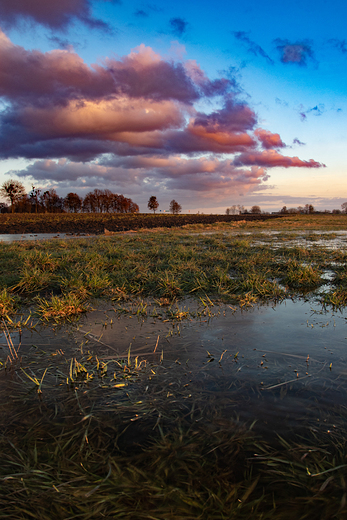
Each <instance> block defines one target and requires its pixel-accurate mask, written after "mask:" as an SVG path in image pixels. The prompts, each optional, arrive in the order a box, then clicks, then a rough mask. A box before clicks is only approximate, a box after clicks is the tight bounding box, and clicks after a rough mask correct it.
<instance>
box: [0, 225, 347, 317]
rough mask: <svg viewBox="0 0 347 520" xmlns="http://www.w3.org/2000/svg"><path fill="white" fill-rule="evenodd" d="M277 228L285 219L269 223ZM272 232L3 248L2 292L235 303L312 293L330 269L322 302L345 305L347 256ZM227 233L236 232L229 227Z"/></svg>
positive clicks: (141, 236) (171, 234)
mask: <svg viewBox="0 0 347 520" xmlns="http://www.w3.org/2000/svg"><path fill="white" fill-rule="evenodd" d="M343 218H345V217H344V216H343ZM291 219H292V221H293V220H294V223H295V221H296V219H298V221H299V222H302V221H303V219H302V218H299V217H295V219H294V217H291ZM316 221H317V219H316V220H315V222H316ZM278 222H280V223H282V222H283V219H280V221H271V224H272V226H275V225H278ZM292 224H293V222H292ZM306 224H307V222H306ZM249 225H250V224H247V226H249ZM268 225H270V224H269V223H268V222H265V223H262V224H260V223H252V226H253V227H252V229H254V231H253V233H252V235H249V234H246V235H244V234H242V232H240V231H239V232H236V234H235V232H234V233H232V234H230V233H225V232H218V231H217V232H216V233H214V234H212V235H205V234H199V233H193V234H192V233H191V232H190V231H189V230H188V231H187V230H174V231H165V232H163V231H158V230H156V231H155V232H140V233H137V234H134V235H122V234H119V235H115V236H111V237H99V238H92V239H76V240H65V241H64V240H59V241H45V242H36V243H32V242H26V243H25V242H23V243H13V244H2V245H1V246H0V265H1V266H2V267H1V270H0V287H1V288H2V290H6V291H7V292H6V294H7V295H11V297H13V296H12V295H17V296H19V297H20V298H21V302H22V304H25V303H26V302H28V301H30V303H31V304H32V303H33V302H35V301H36V302H38V301H41V300H42V299H44V300H45V301H49V299H50V298H51V299H52V298H57V297H61V300H56V301H63V300H64V298H65V299H66V298H67V296H66V295H71V294H74V295H75V297H76V298H77V299H79V300H80V301H83V302H86V303H89V304H90V303H92V302H93V301H94V300H95V299H100V298H101V299H114V300H117V299H121V298H125V299H126V298H134V297H141V298H143V297H151V298H166V299H168V300H169V301H175V300H179V299H180V298H182V297H187V296H191V295H192V296H194V297H203V296H204V295H208V297H209V298H212V299H219V300H222V301H224V302H230V303H237V302H244V301H245V300H247V301H249V302H255V301H267V300H277V299H281V298H284V297H293V296H296V295H300V294H304V293H307V292H308V291H311V292H314V291H315V290H317V289H318V288H319V287H320V286H321V285H323V283H325V281H324V279H323V278H322V274H324V271H326V270H329V271H332V272H333V273H335V278H334V280H333V281H332V282H331V283H330V286H329V287H328V288H327V290H326V291H325V294H324V295H323V296H322V300H323V301H324V302H325V303H329V302H330V303H331V304H332V305H336V306H344V305H345V304H346V299H345V296H344V295H345V285H346V284H345V276H346V275H345V272H346V259H347V253H346V249H344V250H329V249H326V248H323V247H316V246H313V247H311V244H312V240H310V239H309V240H306V238H307V237H306V238H305V239H302V240H306V242H305V241H303V243H302V245H300V246H298V245H294V246H293V245H292V244H291V243H290V242H288V240H287V239H288V237H287V236H286V235H283V236H282V234H280V235H279V236H276V237H273V236H271V235H270V236H269V235H265V234H262V233H260V231H259V229H258V228H260V226H263V227H262V228H261V229H262V230H265V231H266V229H267V226H268ZM223 226H224V227H225V226H226V225H224V224H223ZM225 229H227V228H225ZM228 229H229V230H230V229H233V228H232V227H231V226H230V225H229V228H228ZM290 236H291V237H293V235H292V234H291V235H290ZM283 237H284V239H283ZM309 237H310V235H308V238H309ZM259 241H260V243H259ZM14 259H16V262H14ZM35 298H36V299H35ZM37 298H40V299H41V300H37ZM42 301H43V300H42ZM52 301H55V300H52ZM78 307H79V306H78V305H77V308H78ZM34 308H35V307H34ZM36 308H38V307H37V306H36ZM67 314H68V313H67ZM41 315H42V313H41ZM46 316H47V315H46ZM52 317H53V315H52Z"/></svg>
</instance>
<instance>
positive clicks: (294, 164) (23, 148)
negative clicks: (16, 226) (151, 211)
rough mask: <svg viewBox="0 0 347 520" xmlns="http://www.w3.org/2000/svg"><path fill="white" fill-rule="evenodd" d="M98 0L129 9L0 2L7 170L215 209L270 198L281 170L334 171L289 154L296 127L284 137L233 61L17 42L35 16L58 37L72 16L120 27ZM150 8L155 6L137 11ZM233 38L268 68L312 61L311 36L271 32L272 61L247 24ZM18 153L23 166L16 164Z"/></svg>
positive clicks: (144, 49)
mask: <svg viewBox="0 0 347 520" xmlns="http://www.w3.org/2000/svg"><path fill="white" fill-rule="evenodd" d="M48 4H49V5H50V7H51V10H50V11H48V10H47V5H48ZM135 4H136V3H134V5H135ZM136 5H138V10H139V9H140V7H139V6H140V4H136ZM98 6H99V7H100V9H101V7H102V8H103V9H106V8H108V9H111V7H112V8H113V9H115V8H116V7H117V8H118V9H121V8H122V6H121V5H120V3H119V2H112V1H109V2H108V1H101V0H100V1H99V2H88V1H87V0H74V1H70V0H69V1H67V0H66V1H62V2H59V4H56V3H54V2H53V1H52V2H51V1H50V0H35V1H34V0H32V1H31V2H30V3H28V2H26V1H25V0H16V1H15V0H11V2H7V1H4V2H3V3H2V4H1V6H0V17H1V18H0V26H2V29H3V30H2V31H0V102H1V104H0V159H1V160H2V161H3V162H4V164H6V167H7V165H8V164H10V163H11V161H13V164H14V167H12V168H10V169H9V168H8V167H7V170H5V171H4V173H3V175H2V178H3V179H6V178H8V175H11V176H12V177H13V176H17V177H19V178H20V179H22V180H24V182H25V183H26V184H27V185H28V186H30V185H31V184H32V183H35V185H38V184H42V185H44V186H49V187H53V186H54V187H55V188H56V189H57V190H58V192H59V191H61V193H67V191H77V192H80V193H81V194H83V190H85V189H88V190H90V188H95V187H99V188H104V187H112V188H113V189H114V191H122V193H124V195H126V196H132V197H133V198H134V200H135V201H136V202H139V203H140V206H141V204H142V208H143V209H145V203H146V201H147V200H148V195H152V194H156V195H157V197H158V199H160V198H161V197H162V198H163V200H165V201H167V200H171V199H172V198H173V197H175V198H177V199H179V198H180V200H184V206H187V207H199V205H200V207H202V208H203V207H205V206H206V200H207V199H208V200H209V207H212V206H213V202H212V204H211V201H213V200H215V206H216V207H219V205H220V204H227V205H230V204H231V203H232V202H233V201H235V202H236V203H240V202H241V203H242V201H240V200H239V197H245V196H247V195H248V196H249V197H251V198H252V197H256V196H257V193H258V194H259V197H262V198H263V197H264V192H266V190H273V189H274V185H273V179H272V169H273V168H275V169H276V172H277V171H279V170H278V169H279V168H280V169H281V171H283V169H285V170H291V169H299V168H300V169H303V171H305V172H307V171H309V170H325V171H326V170H327V168H325V164H324V162H325V161H323V159H322V157H323V156H319V157H315V156H312V157H309V158H307V155H306V153H305V156H304V157H303V158H301V157H297V156H296V155H295V154H293V153H292V150H291V146H292V143H294V145H295V146H298V145H299V144H302V141H301V139H300V137H301V135H299V132H294V133H293V134H292V135H289V136H288V135H287V134H288V130H287V128H286V129H285V132H286V137H285V138H284V137H282V135H281V131H279V129H278V128H277V127H276V125H271V124H268V122H267V121H266V119H269V118H268V117H267V118H264V117H260V115H259V110H258V108H257V109H255V105H254V103H253V102H252V100H251V98H250V96H249V95H248V94H247V92H246V91H245V89H244V86H243V85H242V81H241V77H240V72H237V71H236V70H235V71H234V69H233V68H229V69H228V68H227V67H225V69H224V72H223V70H222V71H221V72H219V73H218V72H217V71H215V72H214V75H213V76H212V77H211V73H210V72H207V71H206V70H204V67H203V64H202V63H200V62H199V60H197V59H195V58H194V56H191V55H189V56H188V55H187V54H188V53H187V51H186V49H185V48H184V47H183V46H182V45H181V46H180V54H176V56H168V55H167V52H166V51H165V50H164V49H163V51H162V52H160V51H158V50H157V49H156V50H155V49H154V48H153V46H151V45H148V44H145V43H143V41H141V40H140V41H138V42H137V45H135V46H133V47H132V48H129V49H128V52H127V53H126V54H124V55H123V56H118V55H117V56H116V55H114V54H113V53H112V52H111V53H110V52H107V53H105V54H104V56H100V55H99V56H98V57H97V59H96V60H95V61H86V59H85V57H83V56H82V54H83V53H82V54H81V53H79V52H78V51H77V50H74V49H73V48H72V47H70V48H69V49H68V50H66V49H52V50H49V49H48V50H47V49H42V50H39V49H37V48H34V49H33V48H32V47H31V46H30V45H27V46H25V45H20V44H17V43H14V41H13V39H16V30H17V28H18V26H19V25H20V26H21V27H24V28H26V30H27V31H29V27H30V24H31V25H32V24H40V26H41V27H43V30H47V31H51V35H50V36H49V38H50V41H52V34H58V35H61V34H62V32H61V31H65V34H68V33H67V31H68V30H69V27H70V26H71V24H75V25H74V27H75V30H76V27H82V28H81V29H80V30H81V31H82V30H83V27H85V26H87V27H89V29H90V31H91V32H92V31H94V32H93V36H91V38H95V39H97V38H98V34H100V32H102V33H103V34H109V33H110V31H111V32H112V30H113V29H114V30H116V27H115V26H114V27H113V25H112V20H114V23H115V25H116V19H114V18H112V19H109V18H107V19H102V18H101V14H102V13H101V14H100V17H99V14H98V13H97V12H96V13H94V10H95V9H96V8H97V7H98ZM143 9H144V8H143ZM96 10H97V9H96ZM133 12H134V13H135V9H134V11H133ZM143 12H144V13H145V12H147V11H143ZM150 12H155V9H154V8H153V9H152V11H150V10H149V8H148V12H147V15H146V16H145V15H143V16H141V17H140V16H139V15H137V19H139V18H141V19H147V18H148V17H150ZM134 16H135V14H134ZM156 16H159V15H158V13H157V12H156ZM168 19H169V20H171V21H172V20H176V22H175V23H173V22H172V23H171V32H172V31H174V29H175V31H176V36H177V35H178V32H179V33H180V34H179V35H178V36H181V37H184V35H185V34H186V33H188V32H189V31H190V30H191V28H192V27H193V21H192V22H191V21H190V20H188V21H186V18H185V17H179V16H176V17H170V16H169V17H168ZM180 20H181V21H182V23H179V21H180ZM1 21H2V23H1ZM183 22H184V23H183ZM76 24H77V25H76ZM78 24H80V25H78ZM169 25H170V24H169V23H168V27H169ZM163 26H164V24H163ZM160 31H161V29H160V28H158V34H163V32H162V31H161V32H160ZM169 32H170V31H169V29H168V33H169ZM247 34H248V33H247ZM235 35H236V40H239V41H240V44H241V43H242V45H243V46H244V48H245V49H246V50H245V52H250V53H252V54H253V56H255V57H256V58H259V59H264V58H265V61H266V63H267V65H266V66H269V67H270V66H271V67H272V66H275V65H274V63H275V52H277V53H279V54H280V56H279V58H278V63H280V62H281V63H282V64H283V65H279V66H281V67H282V66H286V67H287V66H290V65H295V64H297V65H300V66H301V68H305V67H306V66H307V63H308V62H309V61H310V60H311V61H312V60H313V56H314V55H313V51H312V49H311V47H310V44H309V43H307V41H308V40H307V41H306V40H304V39H302V40H298V39H293V40H292V43H291V41H290V40H287V39H279V38H277V40H276V39H275V38H274V39H273V49H274V50H273V52H274V55H273V58H272V57H271V58H269V56H268V54H267V53H266V52H265V51H264V52H261V49H262V47H261V46H260V45H258V44H255V43H254V42H253V40H252V39H251V38H249V37H248V36H247V35H246V33H243V32H240V31H239V32H238V33H237V34H236V32H235ZM59 37H60V36H59ZM230 38H232V36H231V35H230ZM275 40H276V41H275ZM298 42H299V43H298ZM300 42H301V43H300ZM305 42H306V43H305ZM108 45H109V43H108ZM185 53H186V54H185ZM272 61H273V62H274V63H272ZM284 64H285V65H284ZM208 68H210V66H208ZM274 98H275V96H274ZM265 101H266V100H265ZM283 106H284V105H283ZM309 110H310V109H307V111H306V112H305V114H309V113H310V112H309ZM303 112H304V110H303ZM297 124H298V127H299V126H300V124H301V122H300V120H299V118H298V123H297ZM280 126H281V127H282V125H280ZM298 135H299V137H298ZM286 141H287V142H288V143H289V144H290V145H287V144H286ZM305 142H307V139H306V136H305ZM303 150H304V149H303V148H301V149H300V150H299V152H302V151H303ZM296 153H298V151H296ZM16 161H17V162H18V161H21V164H23V166H22V167H20V168H18V167H16V166H15V164H16ZM23 161H26V163H25V164H24V163H23ZM327 166H328V165H327ZM270 182H271V185H270ZM284 195H285V194H284ZM298 195H299V194H298ZM250 200H251V199H250ZM252 200H253V199H252ZM228 201H229V202H228Z"/></svg>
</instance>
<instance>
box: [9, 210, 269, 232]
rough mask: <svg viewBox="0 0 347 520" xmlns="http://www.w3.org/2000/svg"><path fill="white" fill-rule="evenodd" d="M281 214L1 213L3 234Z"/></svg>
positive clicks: (171, 224) (102, 229)
mask: <svg viewBox="0 0 347 520" xmlns="http://www.w3.org/2000/svg"><path fill="white" fill-rule="evenodd" d="M273 218H279V216H278V215H148V214H131V215H119V214H116V215H114V214H109V213H78V214H71V213H68V214H66V213H65V214H64V213H63V214H62V213H58V214H48V213H46V214H27V213H20V214H13V215H12V214H4V215H0V234H14V233H92V234H101V233H104V232H105V229H107V230H108V231H111V232H115V231H130V230H135V229H141V228H142V229H143V228H146V229H153V228H158V227H165V228H171V227H182V226H185V225H187V224H213V223H215V222H237V221H246V222H250V221H254V220H261V221H264V220H269V219H273Z"/></svg>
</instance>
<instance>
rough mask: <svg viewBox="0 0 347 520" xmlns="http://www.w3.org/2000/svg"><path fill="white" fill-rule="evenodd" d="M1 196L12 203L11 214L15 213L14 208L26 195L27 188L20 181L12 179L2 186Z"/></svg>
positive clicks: (0, 189)
mask: <svg viewBox="0 0 347 520" xmlns="http://www.w3.org/2000/svg"><path fill="white" fill-rule="evenodd" d="M0 195H2V196H3V197H5V198H6V199H8V200H9V201H10V202H11V212H12V213H13V212H14V206H15V204H16V202H17V201H18V200H19V199H20V197H21V196H22V195H25V188H24V186H23V184H22V183H21V182H19V181H16V180H13V179H10V180H9V181H6V182H4V183H3V184H2V186H1V188H0Z"/></svg>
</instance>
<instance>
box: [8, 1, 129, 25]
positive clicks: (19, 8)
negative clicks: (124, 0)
mask: <svg viewBox="0 0 347 520" xmlns="http://www.w3.org/2000/svg"><path fill="white" fill-rule="evenodd" d="M114 1H115V0H114ZM115 3H119V2H118V1H115ZM0 18H1V21H2V23H3V24H5V25H6V26H12V25H16V24H17V23H18V22H19V21H21V20H31V21H35V22H37V23H40V24H42V25H46V26H47V27H49V28H50V29H64V28H65V27H66V26H67V25H69V23H71V21H72V20H74V19H78V20H80V21H82V22H83V23H86V24H87V25H89V26H90V27H95V28H100V29H103V30H105V29H109V26H108V25H107V24H106V23H105V22H102V21H101V20H97V19H96V18H94V17H93V16H92V14H91V7H90V1H89V0H59V1H58V2H57V1H56V0H1V2H0Z"/></svg>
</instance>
